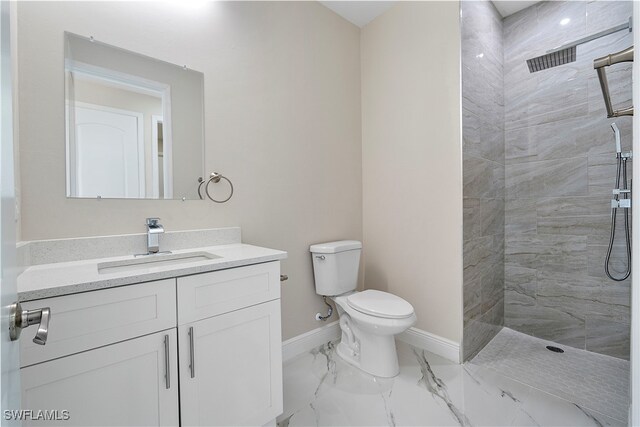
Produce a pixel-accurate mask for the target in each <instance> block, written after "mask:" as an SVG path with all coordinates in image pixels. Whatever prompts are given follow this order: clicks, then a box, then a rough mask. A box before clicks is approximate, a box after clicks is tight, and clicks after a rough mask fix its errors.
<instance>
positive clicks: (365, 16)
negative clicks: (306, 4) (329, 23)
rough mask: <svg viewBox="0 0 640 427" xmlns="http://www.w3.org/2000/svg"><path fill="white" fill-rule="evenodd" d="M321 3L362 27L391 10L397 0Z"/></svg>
mask: <svg viewBox="0 0 640 427" xmlns="http://www.w3.org/2000/svg"><path fill="white" fill-rule="evenodd" d="M320 3H322V4H323V5H325V6H326V7H328V8H329V9H331V10H333V11H334V12H335V13H337V14H338V15H340V16H342V17H343V18H344V19H346V20H347V21H349V22H351V23H352V24H355V25H357V26H358V27H360V28H362V27H364V26H365V25H367V24H368V23H369V22H371V21H373V20H374V19H375V18H377V17H378V16H379V15H382V14H383V13H384V12H386V11H387V10H389V8H391V6H393V5H394V4H395V1H320Z"/></svg>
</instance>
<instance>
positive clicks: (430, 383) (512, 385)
mask: <svg viewBox="0 0 640 427" xmlns="http://www.w3.org/2000/svg"><path fill="white" fill-rule="evenodd" d="M398 357H399V361H400V374H399V375H398V376H397V377H396V378H392V379H382V378H376V377H373V376H371V375H367V374H365V373H363V372H362V371H360V370H359V369H357V368H354V367H352V366H350V365H348V364H347V363H346V362H344V361H343V360H342V359H341V358H340V357H339V356H338V355H337V354H336V353H335V343H327V344H325V345H323V346H321V347H318V348H316V349H314V350H313V351H311V352H309V353H306V354H303V355H300V356H298V357H297V358H295V359H293V360H291V361H289V362H287V363H286V364H285V366H284V412H283V414H282V415H281V416H280V417H278V420H277V422H278V426H279V427H287V426H290V427H293V426H384V425H389V426H457V425H462V426H623V425H626V421H624V420H621V419H616V418H613V417H610V416H607V415H604V414H601V413H597V412H595V411H592V410H589V409H586V408H584V407H582V406H579V405H578V404H576V403H573V402H572V401H569V400H565V399H562V398H559V397H556V396H553V395H550V394H548V393H546V392H544V391H541V390H538V389H536V388H534V387H531V386H528V385H525V384H523V383H521V382H519V381H516V380H513V379H511V378H508V377H506V376H504V375H501V374H499V373H497V372H496V371H495V370H494V369H493V368H488V367H485V366H482V365H478V364H476V363H474V362H473V361H472V362H469V363H466V364H464V365H459V364H455V363H452V362H450V361H448V360H445V359H443V358H441V357H439V356H437V355H434V354H431V353H429V352H426V351H424V350H421V349H417V348H414V347H411V346H409V345H408V344H405V343H402V342H399V341H398Z"/></svg>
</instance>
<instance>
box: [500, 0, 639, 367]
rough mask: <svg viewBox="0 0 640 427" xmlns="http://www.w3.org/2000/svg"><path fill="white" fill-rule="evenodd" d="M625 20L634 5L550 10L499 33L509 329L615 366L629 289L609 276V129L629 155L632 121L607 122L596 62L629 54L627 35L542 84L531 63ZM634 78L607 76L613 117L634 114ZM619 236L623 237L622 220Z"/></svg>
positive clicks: (621, 70) (623, 342)
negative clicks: (603, 357) (629, 109)
mask: <svg viewBox="0 0 640 427" xmlns="http://www.w3.org/2000/svg"><path fill="white" fill-rule="evenodd" d="M631 14H632V3H631V2H625V1H618V2H608V1H607V2H604V1H602V2H601V1H595V2H581V1H556V2H540V3H537V4H535V5H534V6H531V7H529V8H527V9H524V10H522V11H520V12H518V13H516V14H514V15H511V16H509V17H508V18H506V19H505V20H504V22H503V35H504V39H503V44H504V63H503V72H504V106H505V107H504V108H505V113H504V115H505V123H504V130H505V135H504V142H505V163H506V166H505V184H504V185H505V198H506V200H505V268H504V287H505V291H504V316H505V318H504V323H505V325H506V326H508V327H511V328H513V329H516V330H519V331H521V332H525V333H528V334H530V335H534V336H536V337H540V338H544V339H549V340H553V341H557V342H559V343H561V344H565V345H571V346H574V347H578V348H586V349H587V350H590V351H595V352H599V353H603V354H608V355H612V356H615V357H621V358H628V355H629V326H628V325H629V319H630V310H629V306H630V292H629V289H630V279H626V280H625V281H622V282H614V281H612V280H610V279H608V278H607V277H606V275H605V273H604V260H605V255H606V251H607V247H608V241H609V234H610V221H611V216H610V215H611V209H610V199H611V196H612V195H611V190H612V188H613V187H614V184H615V173H616V158H615V144H614V139H613V132H612V129H611V127H610V124H611V123H612V122H614V121H615V123H616V124H617V125H618V127H619V128H620V131H621V136H622V146H623V151H628V150H630V148H631V141H632V120H631V119H630V118H628V117H621V118H617V119H615V120H612V119H607V117H606V111H605V107H604V102H603V99H602V93H601V91H600V84H599V81H598V78H597V74H596V73H595V72H594V70H593V59H594V58H597V57H600V56H604V55H607V54H609V53H613V52H617V51H620V50H622V49H625V48H627V47H629V46H630V45H632V44H633V40H632V35H631V34H630V33H629V32H628V31H621V32H618V33H616V34H613V35H609V36H606V37H603V38H601V39H599V40H597V41H593V42H589V43H586V44H584V45H581V46H579V47H578V49H577V60H576V61H575V62H573V63H570V64H566V65H563V66H559V67H555V68H551V69H548V70H543V71H540V72H537V73H529V71H528V68H527V65H526V59H528V58H532V57H535V56H538V55H541V54H544V53H545V52H546V50H548V49H550V48H552V47H555V46H558V45H560V44H563V43H565V42H568V41H571V40H575V39H579V38H581V37H584V36H586V35H587V34H592V33H595V32H598V31H601V30H603V29H606V28H609V27H611V26H614V25H618V24H620V23H623V22H626V21H627V20H628V18H629V16H631ZM565 18H568V19H569V21H568V23H566V25H562V24H561V21H562V20H565ZM631 68H632V67H631V64H618V65H616V66H613V67H610V68H609V69H607V76H608V82H609V89H610V92H611V96H612V102H613V104H614V108H620V107H625V106H627V105H630V103H631ZM628 177H629V178H630V177H631V163H629V164H628ZM616 235H617V236H618V238H620V237H622V236H623V235H624V223H623V220H622V216H621V215H619V219H618V221H617V224H616ZM623 242H624V241H623V240H617V241H616V244H615V245H614V247H613V251H612V256H611V262H610V271H611V272H612V274H614V275H616V276H620V275H622V274H624V272H625V271H626V266H627V264H626V262H627V260H626V248H625V246H624V244H623Z"/></svg>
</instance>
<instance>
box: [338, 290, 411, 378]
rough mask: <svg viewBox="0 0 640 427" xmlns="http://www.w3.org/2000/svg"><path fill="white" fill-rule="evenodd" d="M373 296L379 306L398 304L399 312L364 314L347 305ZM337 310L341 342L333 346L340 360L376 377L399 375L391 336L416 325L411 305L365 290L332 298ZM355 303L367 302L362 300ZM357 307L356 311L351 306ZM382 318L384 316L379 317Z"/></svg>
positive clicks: (383, 294)
mask: <svg viewBox="0 0 640 427" xmlns="http://www.w3.org/2000/svg"><path fill="white" fill-rule="evenodd" d="M370 296H374V297H375V298H376V300H378V302H379V303H380V304H381V305H383V304H384V302H386V301H387V300H390V301H393V302H398V300H400V301H401V302H403V303H404V304H406V305H404V304H403V305H402V309H401V310H396V311H392V310H386V311H385V312H378V313H375V314H374V313H371V312H365V310H363V309H362V307H363V306H365V307H366V305H364V304H363V305H362V306H357V304H353V303H351V302H350V298H354V297H367V298H368V297H370ZM332 299H333V301H334V302H335V303H336V306H337V308H338V315H339V318H340V329H341V331H342V339H341V340H340V343H339V344H338V347H337V352H338V355H339V356H340V357H342V358H343V359H344V360H346V361H347V362H348V363H350V364H352V365H354V366H356V367H358V368H360V369H362V370H363V371H365V372H367V373H369V374H372V375H375V376H378V377H385V378H389V377H395V376H396V375H398V373H399V372H400V367H399V365H398V355H397V352H396V342H395V336H396V335H397V334H399V333H401V332H404V331H406V330H407V329H409V328H410V327H411V326H413V325H414V324H415V323H416V315H415V313H414V311H413V307H412V306H411V304H409V303H408V302H406V301H405V300H403V299H402V298H400V297H397V296H395V295H393V294H389V293H387V292H380V291H374V290H366V291H363V292H353V293H351V294H348V295H340V296H337V297H334V298H332ZM359 301H364V302H365V304H366V302H367V299H366V298H360V299H359ZM354 305H355V306H357V307H358V308H356V307H354ZM383 316H384V317H383Z"/></svg>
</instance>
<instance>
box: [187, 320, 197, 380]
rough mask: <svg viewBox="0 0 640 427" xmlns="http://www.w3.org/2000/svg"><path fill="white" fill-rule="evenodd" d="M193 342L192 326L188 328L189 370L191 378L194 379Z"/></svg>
mask: <svg viewBox="0 0 640 427" xmlns="http://www.w3.org/2000/svg"><path fill="white" fill-rule="evenodd" d="M193 340H194V338H193V326H191V327H190V328H189V353H190V354H189V370H190V371H191V378H195V377H196V360H195V359H196V358H195V355H194V351H193V350H194V348H193V347H194V346H193Z"/></svg>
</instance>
